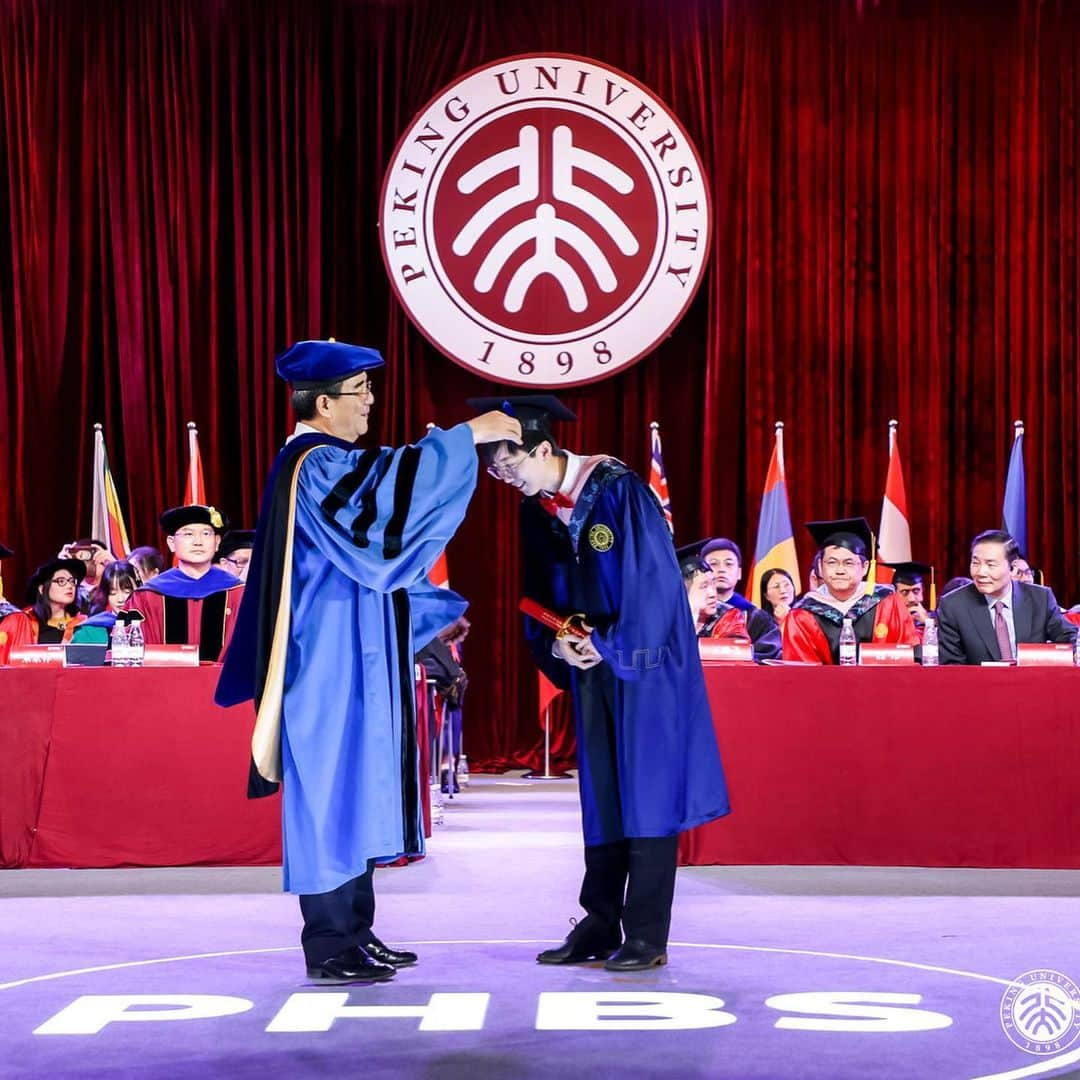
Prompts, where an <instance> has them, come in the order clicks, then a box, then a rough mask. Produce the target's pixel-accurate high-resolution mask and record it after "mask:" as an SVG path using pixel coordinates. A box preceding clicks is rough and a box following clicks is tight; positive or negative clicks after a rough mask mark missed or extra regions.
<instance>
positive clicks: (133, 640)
mask: <svg viewBox="0 0 1080 1080" xmlns="http://www.w3.org/2000/svg"><path fill="white" fill-rule="evenodd" d="M145 651H146V647H145V645H144V644H143V632H142V624H141V623H137V622H133V623H132V624H131V629H130V630H128V667H142V666H143V654H144V652H145Z"/></svg>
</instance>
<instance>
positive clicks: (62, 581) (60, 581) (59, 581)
mask: <svg viewBox="0 0 1080 1080" xmlns="http://www.w3.org/2000/svg"><path fill="white" fill-rule="evenodd" d="M49 584H50V585H59V586H60V588H62V589H63V588H66V587H67V586H68V585H74V584H75V579H74V578H73V577H54V578H53V579H52V581H50V582H49Z"/></svg>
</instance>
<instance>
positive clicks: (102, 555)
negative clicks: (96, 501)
mask: <svg viewBox="0 0 1080 1080" xmlns="http://www.w3.org/2000/svg"><path fill="white" fill-rule="evenodd" d="M57 558H60V559H79V560H80V561H81V562H82V563H83V565H84V566H85V568H86V577H84V578H83V580H82V584H81V585H80V586H79V606H80V607H81V608H82V610H83V611H88V610H89V608H90V597H91V596H92V595H93V592H94V590H95V589H96V588H97V587H98V585H99V584H100V582H101V575H102V574H103V573H104V571H105V567H106V566H108V565H109V563H111V562H112V561H113V559H114V556H113V553H112V552H111V551H110V550H109V549H108V547H107V546H106V544H105V541H104V540H94V539H93V538H91V537H88V538H86V539H84V540H76V541H74V542H73V543H71V544H65V545H64V546H63V548H61V550H60V554H59V555H58V556H57Z"/></svg>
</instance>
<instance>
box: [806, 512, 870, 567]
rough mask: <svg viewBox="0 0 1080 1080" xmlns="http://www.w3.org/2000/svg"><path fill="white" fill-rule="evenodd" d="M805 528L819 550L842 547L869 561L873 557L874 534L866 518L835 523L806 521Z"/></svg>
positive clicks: (846, 519) (847, 519)
mask: <svg viewBox="0 0 1080 1080" xmlns="http://www.w3.org/2000/svg"><path fill="white" fill-rule="evenodd" d="M806 528H807V529H808V530H809V532H810V535H811V536H812V537H813V538H814V540H815V541H816V542H817V546H818V547H819V548H821V549H825V548H827V547H842V548H846V549H847V550H848V551H852V552H854V553H855V554H856V555H862V556H863V558H865V559H869V558H871V557H872V555H873V548H874V534H873V531H872V530H871V528H870V523H869V522H868V521H867V520H866V518H861V517H857V518H837V519H836V520H835V521H808V522H807V523H806Z"/></svg>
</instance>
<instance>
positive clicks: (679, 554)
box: [675, 540, 709, 576]
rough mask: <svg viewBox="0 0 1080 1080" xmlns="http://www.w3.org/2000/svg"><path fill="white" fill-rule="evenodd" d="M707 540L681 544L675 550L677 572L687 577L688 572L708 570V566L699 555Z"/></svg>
mask: <svg viewBox="0 0 1080 1080" xmlns="http://www.w3.org/2000/svg"><path fill="white" fill-rule="evenodd" d="M707 542H708V541H707V540H695V541H694V542H693V543H692V544H683V546H682V547H677V548H676V549H675V558H676V559H678V560H679V570H680V571H681V572H682V573H683V574H686V575H687V576H689V573H688V572H689V571H690V570H708V569H709V564H708V563H707V562H706V561H705V558H704V556H703V555H702V554H701V549H702V548H703V547H704V546H705V544H706V543H707Z"/></svg>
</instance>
